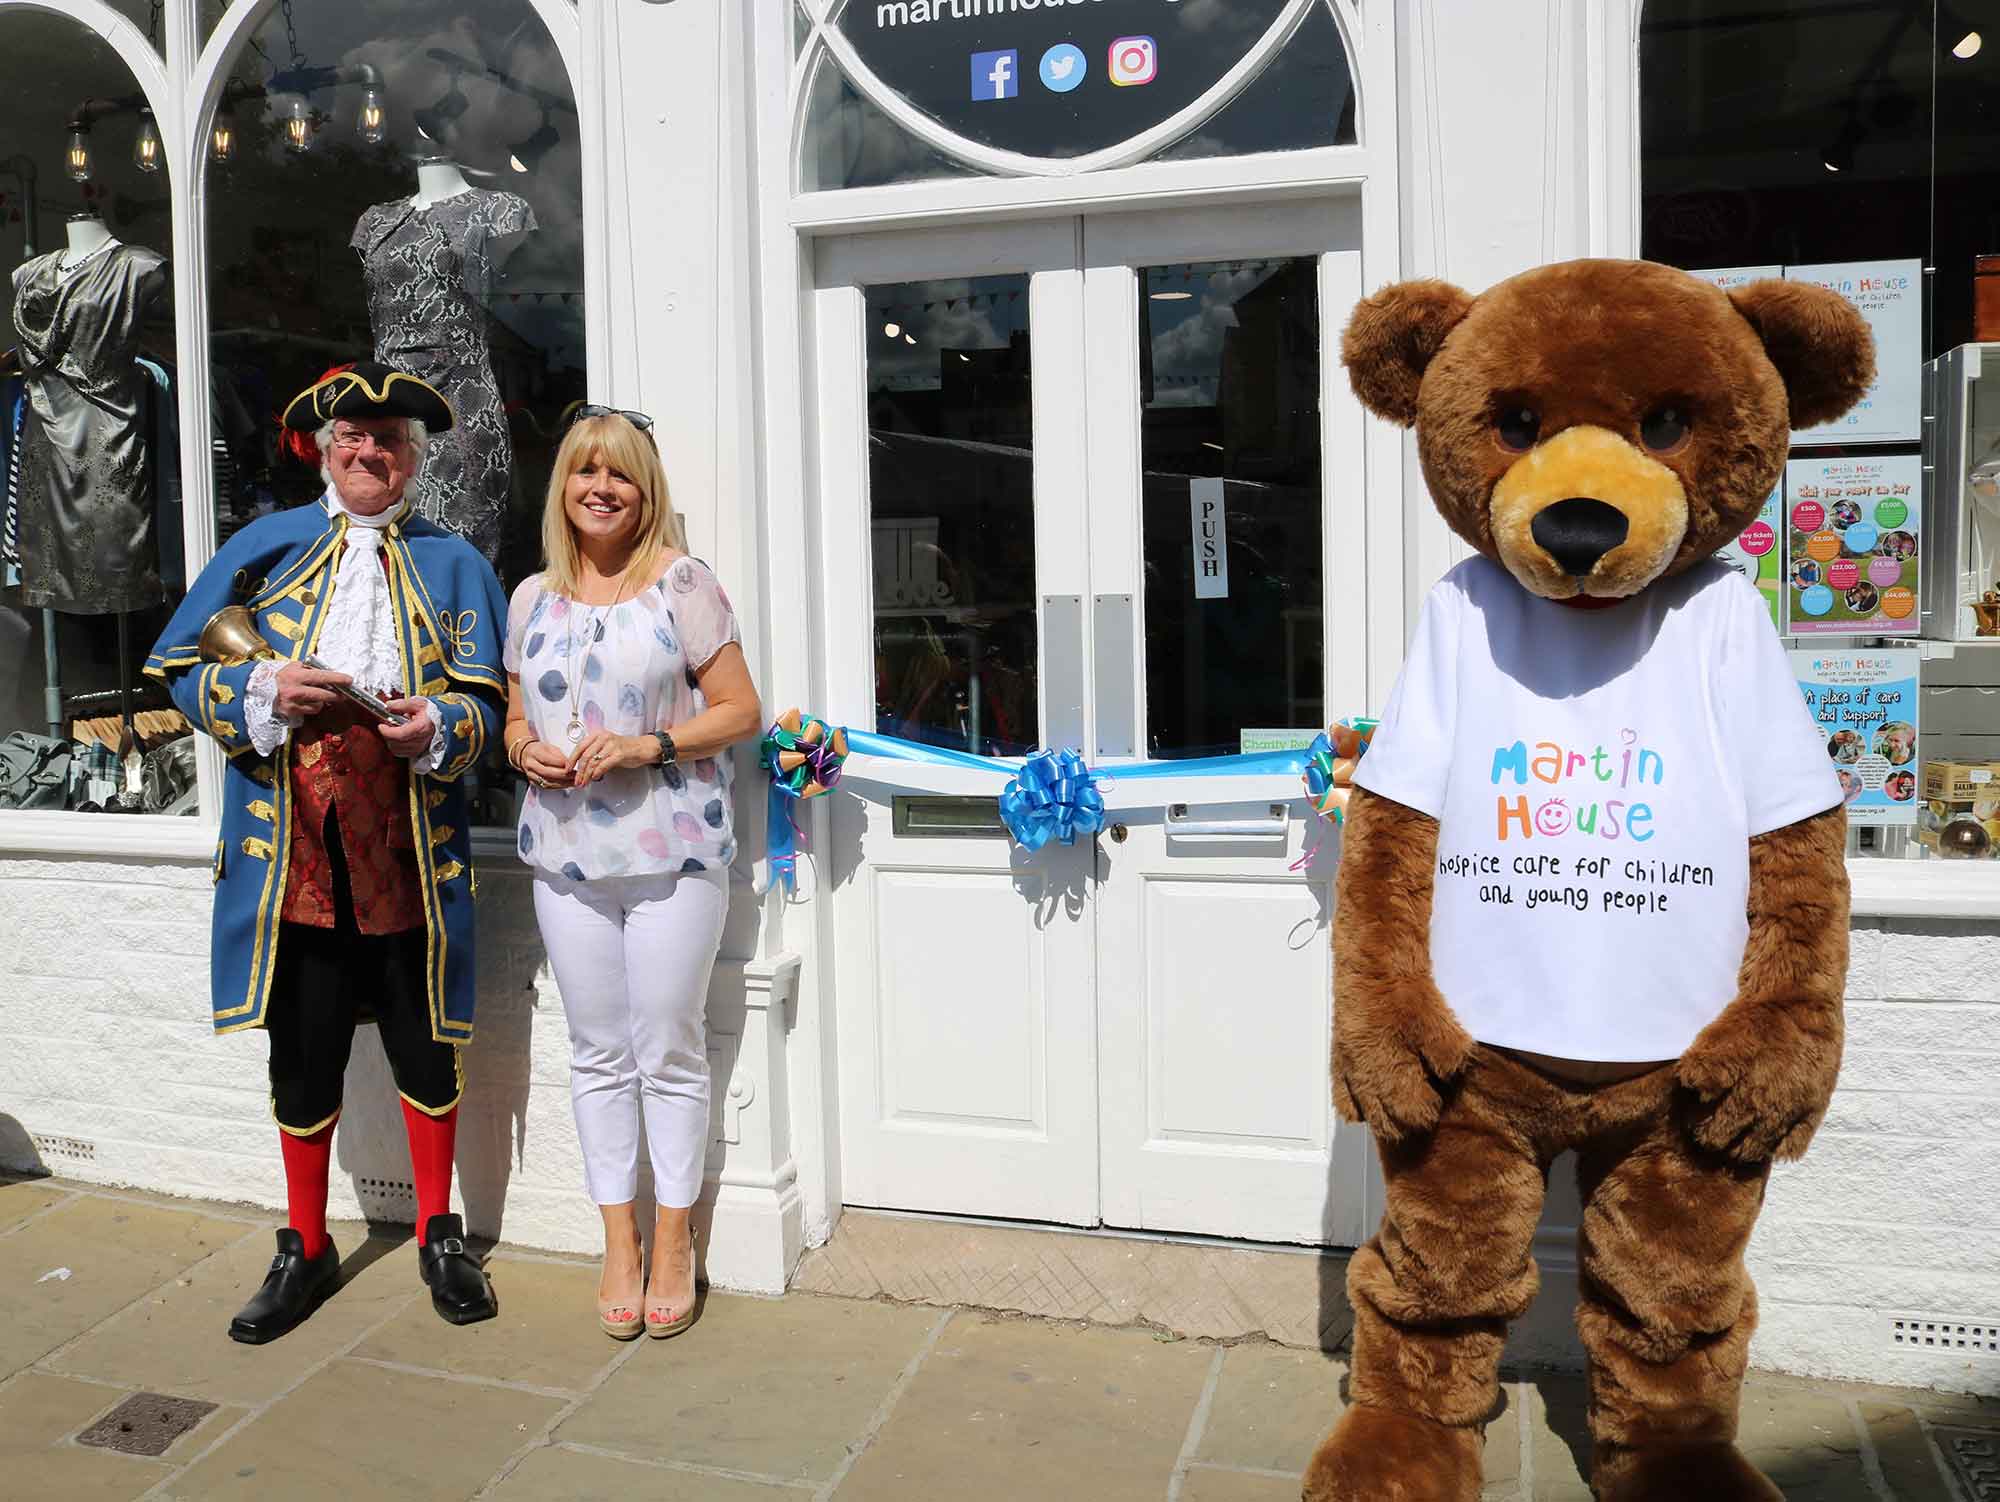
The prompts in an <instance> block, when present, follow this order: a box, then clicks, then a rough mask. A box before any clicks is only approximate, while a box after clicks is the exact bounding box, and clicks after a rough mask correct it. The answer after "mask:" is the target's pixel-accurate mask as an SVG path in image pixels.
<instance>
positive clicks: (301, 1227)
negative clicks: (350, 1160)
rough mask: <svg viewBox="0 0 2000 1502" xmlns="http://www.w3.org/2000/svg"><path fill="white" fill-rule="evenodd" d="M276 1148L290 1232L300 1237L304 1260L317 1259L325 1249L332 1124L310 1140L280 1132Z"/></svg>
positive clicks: (309, 1138)
mask: <svg viewBox="0 0 2000 1502" xmlns="http://www.w3.org/2000/svg"><path fill="white" fill-rule="evenodd" d="M278 1144H279V1146H280V1147H282V1148H283V1149H284V1154H285V1203H286V1204H287V1205H288V1206H289V1207H290V1208H289V1212H288V1213H289V1214H290V1215H291V1219H292V1229H293V1230H294V1231H297V1232H298V1233H299V1241H300V1242H301V1243H302V1244H303V1245H302V1250H303V1251H304V1252H305V1254H306V1256H307V1257H308V1258H312V1257H317V1256H318V1255H319V1254H320V1250H321V1249H322V1248H323V1247H324V1246H325V1245H326V1171H327V1167H328V1165H329V1164H331V1163H332V1161H333V1123H332V1122H328V1123H327V1124H326V1125H325V1126H323V1127H321V1128H320V1129H319V1130H318V1131H317V1132H314V1133H313V1134H312V1135H311V1136H310V1137H295V1136H293V1135H292V1134H291V1133H290V1132H284V1131H281V1132H279V1133H278Z"/></svg>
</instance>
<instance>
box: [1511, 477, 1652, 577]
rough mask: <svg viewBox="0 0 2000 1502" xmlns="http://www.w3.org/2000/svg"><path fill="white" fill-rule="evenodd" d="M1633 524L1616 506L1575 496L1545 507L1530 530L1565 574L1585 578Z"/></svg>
mask: <svg viewBox="0 0 2000 1502" xmlns="http://www.w3.org/2000/svg"><path fill="white" fill-rule="evenodd" d="M1631 526H1632V524H1631V523H1630V522H1629V521H1627V520H1626V519H1625V513H1624V512H1622V511H1620V510H1619V509H1618V508H1617V507H1616V506H1607V505H1605V504H1604V502H1602V501H1599V500H1593V499H1592V498H1591V497H1589V496H1582V495H1573V496H1571V497H1570V498H1569V499H1568V500H1566V501H1557V502H1556V503H1555V504H1554V505H1553V506H1545V507H1543V508H1542V510H1540V511H1539V512H1537V513H1536V514H1535V520H1534V522H1533V524H1532V525H1531V526H1530V527H1529V529H1528V530H1529V531H1530V532H1532V533H1533V534H1534V537H1535V541H1536V542H1537V543H1539V544H1540V545H1541V548H1542V551H1543V552H1545V553H1547V554H1548V555H1549V556H1550V557H1551V558H1553V559H1555V561H1556V562H1557V563H1558V564H1560V565H1561V567H1562V571H1563V572H1564V573H1566V574H1568V575H1570V576H1571V577H1572V578H1576V579H1581V578H1582V577H1583V576H1584V575H1585V574H1588V573H1589V572H1590V571H1591V570H1592V569H1594V568H1596V567H1597V560H1598V559H1600V558H1602V557H1603V556H1604V555H1605V554H1606V553H1608V552H1610V551H1611V550H1612V549H1613V548H1615V547H1617V546H1618V544H1620V543H1621V542H1623V541H1624V540H1625V534H1626V533H1627V532H1628V531H1630V530H1631Z"/></svg>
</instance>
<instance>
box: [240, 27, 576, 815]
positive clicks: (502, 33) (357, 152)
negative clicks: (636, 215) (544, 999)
mask: <svg viewBox="0 0 2000 1502" xmlns="http://www.w3.org/2000/svg"><path fill="white" fill-rule="evenodd" d="M225 133H226V135H225ZM223 139H226V140H227V143H228V144H227V149H226V150H225V149H223V148H222V147H221V146H220V145H219V144H218V143H219V142H220V141H221V140H223ZM581 166H582V163H581V150H580V144H579V130H578V117H577V113H576V106H575V100H574V97H573V95H572V93H571V89H570V83H569V79H568V75H567V73H566V72H565V70H564V68H563V64H562V60H561V56H560V54H559V53H558V52H557V50H556V46H555V43H554V41H553V39H552V38H551V37H550V36H549V34H548V32H547V30H546V29H545V28H544V27H543V25H542V23H541V21H540V20H539V19H538V18H537V16H536V14H535V11H534V9H533V7H532V6H531V5H529V4H528V3H527V0H477V3H472V4H465V3H461V0H403V3H398V4H396V5H394V6H374V7H355V6H336V5H312V6H303V5H301V6H298V7H296V13H295V14H294V12H293V8H292V7H290V6H288V5H281V6H280V7H279V8H278V9H276V10H274V11H272V12H271V13H270V14H269V15H267V16H266V17H265V19H264V21H263V22H262V24H261V25H259V26H258V27H257V29H256V30H255V32H254V33H252V34H251V35H249V36H248V37H246V38H245V39H244V41H243V43H242V45H241V46H240V47H239V48H238V50H237V51H236V53H235V54H234V56H233V57H232V59H231V62H230V68H229V73H228V76H227V81H226V83H225V86H224V89H223V94H222V102H221V108H220V109H219V110H218V113H217V115H216V118H215V124H214V127H213V130H212V132H211V148H210V165H209V169H208V172H209V178H208V210H209V213H208V230H209V241H210V278H209V304H210V316H211V328H210V339H209V345H210V356H211V360H212V362H213V369H214V375H215V391H214V394H213V396H214V410H215V416H216V424H217V427H216V431H217V445H218V463H219V465H220V466H222V467H223V469H224V470H225V477H224V483H223V484H222V485H221V486H220V495H219V497H218V506H219V515H218V518H217V522H218V531H219V533H220V534H221V535H222V536H223V537H225V538H226V537H227V536H228V535H230V534H231V533H232V532H233V531H234V530H235V529H236V528H238V527H240V526H242V525H243V524H244V523H245V522H247V521H249V520H250V519H252V518H253V517H255V516H257V515H259V514H262V513H264V512H266V511H269V510H271V509H274V508H281V507H286V506H294V505H298V504H300V503H302V502H306V501H309V500H312V499H314V498H316V497H317V496H318V495H319V494H320V492H321V490H322V488H323V487H322V482H321V479H320V475H319V460H318V455H317V453H316V452H311V451H310V445H304V446H302V447H301V448H300V449H290V448H287V447H286V446H285V445H283V444H281V443H280V441H279V440H280V437H281V434H280V432H279V429H278V426H277V421H276V418H277V414H278V413H279V412H280V411H281V410H282V409H283V407H284V405H285V403H286V402H287V401H288V400H289V399H290V397H291V396H292V395H293V394H294V393H296V392H298V391H300V390H302V389H304V388H305V387H306V386H307V385H309V384H311V383H312V382H313V381H315V380H317V379H319V378H320V376H321V375H322V374H323V373H324V372H325V371H326V370H327V369H328V368H329V367H331V366H333V365H335V364H340V363H345V362H347V361H351V360H355V359H359V358H369V357H372V358H375V359H379V360H381V361H383V362H384V363H386V364H388V365H391V366H394V367H396V368H398V369H402V370H407V371H409V372H410V373H412V374H414V375H418V376H421V377H423V378H424V379H425V380H427V381H429V382H430V383H431V384H432V385H434V386H436V387H437V388H438V389H439V390H440V391H441V392H443V393H444V395H445V397H446V398H447V399H448V400H449V401H450V402H451V404H452V407H453V409H454V411H455V413H456V416H457V422H456V425H455V426H454V427H453V428H452V429H451V430H450V431H448V432H445V433H441V434H437V435H435V436H434V438H433V440H432V442H431V445H430V448H429V450H428V452H427V454H426V456H425V461H424V468H423V470H422V471H421V473H420V474H419V475H418V476H417V478H416V479H415V480H414V481H413V482H412V483H411V488H410V495H411V498H412V500H413V502H414V504H415V505H416V507H417V509H418V510H419V511H420V512H422V513H423V514H424V515H426V516H428V517H429V518H430V519H431V520H433V521H436V522H437V523H439V524H440V525H442V526H444V527H446V528H448V529H449V530H451V531H454V532H457V533H458V534H459V535H461V536H463V537H464V538H466V540H467V541H468V542H470V543H472V544H473V546H475V547H477V548H478V549H479V550H480V551H481V552H482V553H483V554H485V555H486V557H487V558H488V559H489V561H491V562H492V563H493V564H494V566H495V568H496V569H497V570H498V572H499V573H500V576H501V580H502V582H503V584H505V585H507V586H508V587H509V588H511V587H512V585H513V584H514V583H515V582H516V581H518V580H519V579H521V578H522V577H525V575H527V574H528V573H531V572H533V571H534V569H535V568H536V567H538V566H539V563H540V550H541V540H540V518H541V506H542V496H543V491H544V488H545V486H546V484H547V479H548V473H549V467H550V464H551V462H552V460H553V458H554V453H555V447H556V444H557V442H558V440H559V437H560V431H561V426H562V422H563V418H564V414H565V411H566V409H567V408H568V407H569V406H570V405H572V404H573V403H575V402H576V401H578V400H580V399H581V398H582V397H583V395H584V386H585V356H584V308H583V229H582V202H581V194H580V189H579V183H580V181H581V176H582V173H581ZM496 759H497V748H496ZM490 782H491V786H492V789H493V791H494V793H495V795H496V796H497V795H498V793H499V791H500V790H501V789H503V788H505V787H506V786H507V785H508V780H507V779H505V778H494V779H491V780H490ZM478 814H479V818H480V821H481V822H482V823H489V822H493V823H497V822H506V821H507V820H508V819H509V818H510V817H511V815H510V814H509V812H508V810H507V808H506V807H505V806H504V805H502V804H500V803H497V802H495V803H488V804H484V805H482V806H481V807H480V808H479V810H478Z"/></svg>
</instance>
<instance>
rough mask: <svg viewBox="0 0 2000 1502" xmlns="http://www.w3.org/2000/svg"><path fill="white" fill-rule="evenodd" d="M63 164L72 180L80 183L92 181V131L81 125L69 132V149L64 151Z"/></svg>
mask: <svg viewBox="0 0 2000 1502" xmlns="http://www.w3.org/2000/svg"><path fill="white" fill-rule="evenodd" d="M63 165H64V166H65V167H66V168H67V169H68V171H69V175H70V177H71V179H72V180H74V181H76V182H80V183H87V182H89V181H90V167H91V162H90V132H89V131H87V130H85V129H84V128H83V127H82V126H80V125H79V126H77V127H75V128H74V129H73V130H71V131H70V133H69V150H68V151H67V152H66V153H64V157H63Z"/></svg>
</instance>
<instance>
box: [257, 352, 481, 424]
mask: <svg viewBox="0 0 2000 1502" xmlns="http://www.w3.org/2000/svg"><path fill="white" fill-rule="evenodd" d="M336 417H348V418H355V417H414V418H415V419H416V420H417V421H418V422H421V423H422V424H423V425H424V426H425V427H426V428H428V429H430V430H431V431H432V432H433V433H437V432H442V431H443V430H444V429H446V428H448V427H450V426H451V424H452V415H451V403H450V402H448V401H446V400H445V399H444V397H443V396H441V395H439V393H438V390H437V388H436V387H435V386H432V385H431V384H430V383H429V382H427V381H422V380H419V379H418V378H417V377H415V376H413V375H410V374H408V373H407V372H405V371H401V370H391V369H390V368H389V367H388V366H386V365H383V364H379V363H378V362H376V361H374V360H362V361H359V362H358V363H356V364H353V365H350V366H348V367H346V368H345V369H343V370H339V371H336V372H334V373H333V374H331V375H327V376H324V377H322V378H321V379H320V380H318V381H315V382H314V383H313V384H312V385H310V386H308V387H306V389H305V390H303V391H301V392H300V393H299V394H298V395H297V396H295V397H293V398H292V401H291V405H290V406H288V407H286V408H285V416H284V424H285V426H286V427H287V428H290V429H292V430H294V431H295V432H301V433H311V432H314V431H316V430H318V429H319V428H320V427H321V426H323V425H324V424H326V423H329V422H332V421H333V420H334V418H336Z"/></svg>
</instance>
